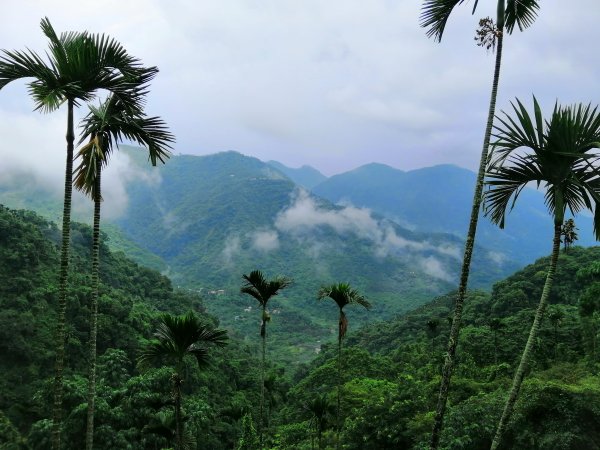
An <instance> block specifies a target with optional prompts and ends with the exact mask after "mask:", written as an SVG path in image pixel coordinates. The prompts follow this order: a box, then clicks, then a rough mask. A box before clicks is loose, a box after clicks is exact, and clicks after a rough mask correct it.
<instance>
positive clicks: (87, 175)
mask: <svg viewBox="0 0 600 450" xmlns="http://www.w3.org/2000/svg"><path fill="white" fill-rule="evenodd" d="M128 98H131V96H128ZM136 103H137V104H141V103H142V102H141V101H136ZM89 109H90V112H89V113H88V115H87V116H86V117H85V118H84V119H83V121H82V124H81V127H82V129H83V131H82V135H81V140H80V142H79V143H80V144H81V143H83V142H84V141H86V140H88V143H87V144H86V145H84V146H82V147H81V148H80V150H79V153H78V157H79V158H80V159H81V162H80V164H79V166H78V167H77V168H76V169H75V173H74V176H75V180H74V183H75V187H76V188H77V189H79V190H81V191H83V192H84V193H85V194H88V195H91V197H92V198H97V197H98V196H99V193H96V192H95V189H96V183H95V179H96V176H97V173H98V171H97V164H100V166H101V167H104V166H106V165H107V163H108V159H109V157H110V154H111V153H112V151H113V150H114V148H115V146H116V145H117V144H118V143H119V142H122V141H123V140H124V139H127V140H129V141H133V142H136V143H138V144H140V145H142V146H144V147H146V148H147V149H148V151H149V159H150V161H151V163H152V165H156V162H157V160H159V161H160V162H162V163H164V162H165V160H166V159H167V158H168V157H169V156H170V152H169V149H170V148H171V145H170V144H171V143H173V142H175V137H174V136H173V134H172V133H171V132H169V131H168V129H167V126H166V124H165V123H164V121H163V120H162V119H160V118H159V117H146V116H145V115H144V114H143V112H142V109H141V108H139V107H132V106H131V105H130V103H129V102H128V101H124V100H123V96H122V95H117V94H113V95H111V96H110V97H109V98H108V99H107V100H106V101H105V102H104V103H101V104H100V106H98V107H95V106H92V105H90V106H89Z"/></svg>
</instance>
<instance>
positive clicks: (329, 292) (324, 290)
mask: <svg viewBox="0 0 600 450" xmlns="http://www.w3.org/2000/svg"><path fill="white" fill-rule="evenodd" d="M325 298H330V299H332V300H333V301H334V302H335V303H336V304H337V306H338V308H339V309H340V324H339V326H340V329H339V333H340V334H339V338H340V339H341V338H343V337H344V335H345V334H346V330H347V328H348V321H347V319H346V315H345V314H344V311H343V310H344V307H345V306H346V305H350V304H352V303H357V304H359V305H361V306H364V307H365V308H367V309H369V308H370V307H371V304H370V303H369V302H368V301H367V300H366V299H365V298H364V297H363V296H362V295H361V294H360V293H359V292H358V291H357V290H356V289H354V288H353V287H352V286H350V285H349V284H348V283H337V284H331V285H329V286H323V287H321V289H319V293H318V294H317V299H318V300H323V299H325Z"/></svg>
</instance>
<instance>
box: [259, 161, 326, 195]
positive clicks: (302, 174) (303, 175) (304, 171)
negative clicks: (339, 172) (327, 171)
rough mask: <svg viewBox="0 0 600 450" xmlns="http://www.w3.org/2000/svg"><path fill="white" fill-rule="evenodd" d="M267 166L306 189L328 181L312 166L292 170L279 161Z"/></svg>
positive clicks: (271, 162) (270, 162)
mask: <svg viewBox="0 0 600 450" xmlns="http://www.w3.org/2000/svg"><path fill="white" fill-rule="evenodd" d="M267 164H268V165H270V166H271V167H275V168H276V169H277V170H279V171H280V172H282V173H283V174H285V176H287V177H288V178H289V179H290V180H292V181H293V182H294V183H296V184H297V185H298V186H302V187H303V188H306V189H312V188H313V187H315V186H316V185H318V184H320V183H322V182H323V181H325V180H326V179H327V177H326V176H325V175H323V174H322V173H321V172H319V171H318V170H317V169H315V168H314V167H311V166H306V165H304V166H302V167H299V168H292V167H288V166H285V165H283V164H281V163H280V162H277V161H269V162H267Z"/></svg>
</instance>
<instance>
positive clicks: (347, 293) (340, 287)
mask: <svg viewBox="0 0 600 450" xmlns="http://www.w3.org/2000/svg"><path fill="white" fill-rule="evenodd" d="M325 298H330V299H331V300H333V301H334V302H335V304H336V305H337V306H338V308H339V310H340V316H339V320H338V361H337V363H338V364H337V366H338V373H337V408H336V434H337V448H338V449H339V448H340V444H341V443H340V428H341V427H340V424H341V423H340V399H341V384H342V339H344V336H345V335H346V331H347V330H348V319H347V318H346V314H344V307H345V306H346V305H351V304H354V303H356V304H358V305H361V306H364V307H365V308H367V309H369V308H370V307H371V304H370V303H369V302H368V301H367V300H366V299H365V298H364V297H363V296H362V295H361V294H359V292H358V291H357V290H356V289H354V288H352V287H351V286H350V285H349V284H348V283H338V284H331V285H329V286H323V287H321V289H319V293H318V295H317V299H318V300H323V299H325Z"/></svg>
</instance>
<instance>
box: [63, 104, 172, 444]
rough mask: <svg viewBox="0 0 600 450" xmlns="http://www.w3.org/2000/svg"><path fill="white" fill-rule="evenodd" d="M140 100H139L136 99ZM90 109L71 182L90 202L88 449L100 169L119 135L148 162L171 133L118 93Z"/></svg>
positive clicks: (164, 153) (160, 154)
mask: <svg viewBox="0 0 600 450" xmlns="http://www.w3.org/2000/svg"><path fill="white" fill-rule="evenodd" d="M140 103H141V102H140ZM89 109H90V112H89V114H88V115H87V116H86V117H85V118H84V120H83V122H82V128H83V132H82V136H81V140H80V142H79V143H80V144H82V143H83V142H85V141H88V143H87V144H86V145H84V146H83V147H81V149H80V150H79V152H78V155H77V156H78V158H80V160H81V162H80V164H79V166H78V167H77V168H76V169H75V173H74V184H75V187H76V188H77V189H79V190H80V191H82V192H84V193H85V194H87V195H89V196H90V197H91V198H92V200H93V202H94V224H93V231H92V295H91V299H90V341H89V345H90V349H89V363H88V364H89V375H88V380H89V388H88V411H87V430H86V449H87V450H92V448H93V442H94V405H95V393H96V335H97V330H98V287H99V281H98V280H99V273H98V272H99V270H98V268H99V264H100V204H101V201H102V192H101V172H102V169H103V168H104V167H105V166H106V165H107V164H108V161H109V158H110V154H111V153H112V152H113V151H114V150H115V147H116V146H117V144H118V143H119V142H122V141H123V138H125V139H128V140H130V141H134V142H137V143H138V144H140V145H143V146H145V147H147V148H148V152H149V159H150V161H151V162H152V165H154V166H155V165H156V162H157V160H160V161H161V162H162V163H164V162H165V160H166V159H167V158H168V157H169V149H170V148H171V146H170V143H172V142H174V141H175V138H174V136H173V135H172V134H171V133H170V132H169V131H168V130H167V127H166V125H165V124H164V122H163V121H162V120H161V119H160V118H158V117H145V116H144V114H143V112H142V110H141V108H140V107H134V106H132V105H131V104H129V103H128V102H125V101H122V100H121V97H120V96H119V95H118V94H113V95H111V96H110V97H109V98H108V99H107V100H106V101H105V102H104V103H102V104H101V105H100V106H99V107H98V108H96V107H93V106H89Z"/></svg>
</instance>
